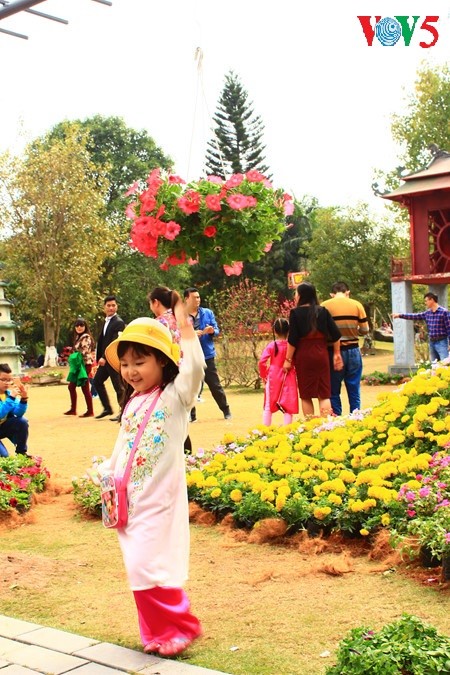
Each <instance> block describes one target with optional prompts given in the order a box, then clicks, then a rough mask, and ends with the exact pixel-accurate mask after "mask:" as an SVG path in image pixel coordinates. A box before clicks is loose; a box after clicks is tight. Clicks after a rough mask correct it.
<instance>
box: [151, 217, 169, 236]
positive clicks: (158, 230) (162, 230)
mask: <svg viewBox="0 0 450 675" xmlns="http://www.w3.org/2000/svg"><path fill="white" fill-rule="evenodd" d="M148 220H149V223H148V231H149V233H150V234H151V236H152V237H156V238H158V237H161V236H164V235H165V234H166V231H167V223H165V222H164V221H162V220H158V218H153V217H152V216H150V217H149V218H148Z"/></svg>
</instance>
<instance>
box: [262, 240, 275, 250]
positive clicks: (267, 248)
mask: <svg viewBox="0 0 450 675" xmlns="http://www.w3.org/2000/svg"><path fill="white" fill-rule="evenodd" d="M272 246H273V242H272V241H269V242H268V243H267V244H266V245H265V246H264V248H263V251H264V253H269V251H270V249H271V248H272Z"/></svg>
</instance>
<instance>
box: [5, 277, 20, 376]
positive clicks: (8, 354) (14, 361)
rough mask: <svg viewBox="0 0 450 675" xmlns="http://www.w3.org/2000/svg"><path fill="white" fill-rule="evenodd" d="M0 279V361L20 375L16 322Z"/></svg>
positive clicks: (10, 303)
mask: <svg viewBox="0 0 450 675" xmlns="http://www.w3.org/2000/svg"><path fill="white" fill-rule="evenodd" d="M7 285H8V284H7V283H6V282H5V281H1V280H0V363H7V364H8V365H9V367H10V368H11V370H12V372H13V374H14V375H20V372H21V356H22V353H23V352H22V350H21V348H20V347H19V346H18V345H17V344H16V324H15V323H14V321H12V320H11V307H12V306H13V305H12V302H9V300H6V298H5V286H7Z"/></svg>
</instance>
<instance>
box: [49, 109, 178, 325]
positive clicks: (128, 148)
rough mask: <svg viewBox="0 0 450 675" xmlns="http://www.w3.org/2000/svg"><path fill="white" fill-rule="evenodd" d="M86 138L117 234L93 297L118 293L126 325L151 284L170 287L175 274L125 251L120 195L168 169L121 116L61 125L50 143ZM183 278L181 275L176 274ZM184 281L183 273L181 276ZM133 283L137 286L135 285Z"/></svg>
mask: <svg viewBox="0 0 450 675" xmlns="http://www.w3.org/2000/svg"><path fill="white" fill-rule="evenodd" d="M70 133H80V134H81V135H82V136H87V141H86V149H87V151H88V152H89V154H90V157H91V160H92V162H93V163H94V164H95V166H96V167H98V169H99V171H100V172H104V173H106V175H107V177H108V181H109V187H108V191H107V196H106V213H107V219H108V222H109V223H110V225H111V226H112V227H117V228H118V229H119V232H120V239H119V245H118V246H117V248H116V250H115V251H113V252H112V253H111V255H110V256H108V258H106V259H105V260H104V262H103V269H102V274H101V276H100V283H99V286H98V289H97V290H98V295H99V296H104V295H106V294H108V293H111V292H114V293H117V294H118V296H119V298H120V307H121V312H122V314H123V316H124V317H127V318H128V319H129V320H131V319H133V318H135V317H136V316H139V315H140V314H142V312H143V311H144V309H145V311H148V307H147V302H146V294H147V292H148V290H149V288H151V287H153V286H154V285H156V284H154V283H153V282H152V281H151V279H152V278H153V279H158V281H157V283H158V284H161V283H164V284H167V285H170V283H171V282H172V281H177V280H178V277H179V276H180V275H179V274H178V275H177V274H169V275H168V274H167V273H164V280H162V279H161V276H162V272H161V270H160V269H159V267H158V266H157V265H156V264H155V263H154V261H149V260H148V259H145V260H144V259H143V256H141V255H140V254H138V253H136V252H132V251H131V250H130V248H129V246H128V238H129V231H130V221H128V220H127V219H126V218H125V208H126V205H127V203H128V200H127V199H126V198H125V192H126V191H127V189H128V188H129V187H130V185H132V184H133V183H134V181H136V180H139V179H142V180H144V179H145V178H147V176H148V174H149V173H150V171H151V170H152V169H155V168H157V167H161V168H163V169H169V168H170V167H171V165H172V160H171V159H170V157H168V156H167V155H165V154H164V152H163V151H162V149H161V148H160V147H158V146H157V145H156V143H155V141H154V140H153V138H152V137H151V136H149V134H148V133H147V131H145V130H140V131H136V130H135V129H132V128H130V127H127V126H126V124H125V122H124V121H123V119H122V118H120V117H103V116H102V115H94V116H93V117H89V118H87V119H85V120H76V121H70V122H69V121H66V122H61V123H60V124H58V125H56V126H55V127H54V128H53V129H52V131H51V134H50V138H54V137H56V138H65V137H66V136H67V134H70ZM181 276H183V275H181ZM184 276H185V274H184ZM132 281H134V282H136V285H135V286H134V285H133V283H132Z"/></svg>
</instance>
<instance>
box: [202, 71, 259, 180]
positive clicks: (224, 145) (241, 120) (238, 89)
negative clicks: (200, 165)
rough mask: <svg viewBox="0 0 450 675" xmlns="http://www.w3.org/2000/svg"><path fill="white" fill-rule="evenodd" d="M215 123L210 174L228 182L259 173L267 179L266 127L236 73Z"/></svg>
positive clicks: (208, 154)
mask: <svg viewBox="0 0 450 675" xmlns="http://www.w3.org/2000/svg"><path fill="white" fill-rule="evenodd" d="M213 121H214V124H215V126H214V128H213V133H214V136H213V138H212V139H211V140H210V141H209V142H208V147H207V150H206V171H207V173H208V174H213V175H215V176H221V177H222V178H225V177H227V176H229V175H230V174H232V173H245V172H246V171H249V170H250V169H256V170H257V171H260V172H261V173H262V174H264V175H267V172H268V166H267V165H266V164H265V157H264V150H265V145H263V143H262V138H263V134H264V124H263V122H262V120H261V117H260V116H259V115H255V113H254V111H253V104H252V103H251V102H249V101H248V94H247V92H246V91H245V89H244V87H243V86H242V84H241V83H240V81H239V78H238V77H237V75H235V74H234V73H233V72H232V71H230V73H229V74H228V75H226V76H225V86H224V88H223V91H222V94H221V97H220V99H219V102H218V105H217V111H216V113H215V115H214V117H213ZM219 151H220V152H219Z"/></svg>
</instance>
